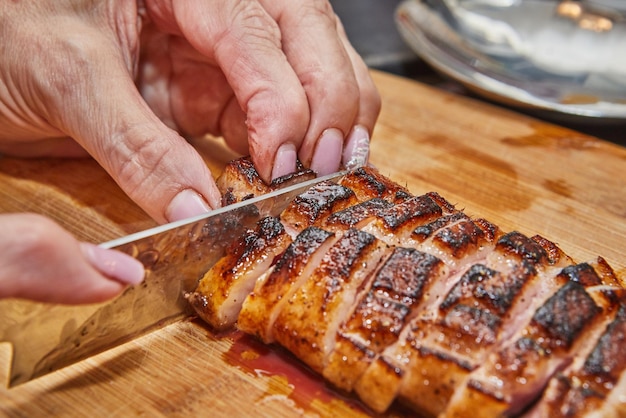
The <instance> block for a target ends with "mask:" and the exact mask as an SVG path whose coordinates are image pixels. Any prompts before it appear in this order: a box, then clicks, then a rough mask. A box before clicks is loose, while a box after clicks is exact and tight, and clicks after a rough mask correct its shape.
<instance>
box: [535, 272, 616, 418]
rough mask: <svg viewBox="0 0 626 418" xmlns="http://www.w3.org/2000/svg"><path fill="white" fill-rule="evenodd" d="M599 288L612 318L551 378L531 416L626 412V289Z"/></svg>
mask: <svg viewBox="0 0 626 418" xmlns="http://www.w3.org/2000/svg"><path fill="white" fill-rule="evenodd" d="M587 266H588V265H587ZM596 289H597V290H596V292H595V293H601V296H603V297H605V298H607V299H609V301H608V302H607V303H606V306H604V312H605V315H607V316H608V317H610V318H613V319H612V321H610V323H609V324H608V325H607V326H606V328H605V329H604V331H603V332H602V335H601V336H600V338H598V339H597V340H590V341H589V348H588V349H584V350H581V352H580V353H578V355H577V356H576V358H575V359H574V361H573V362H572V364H571V365H570V366H569V367H568V368H567V369H565V370H564V371H563V372H561V373H558V374H557V375H556V376H554V377H553V378H552V379H551V381H550V384H549V385H548V387H547V388H546V390H545V392H544V395H543V397H542V398H541V400H540V401H539V402H538V403H537V405H535V406H534V407H533V409H532V410H531V411H530V412H529V413H528V414H527V415H528V416H529V417H537V418H539V417H547V416H567V417H572V418H575V417H584V416H602V417H611V416H613V417H618V416H624V413H626V395H625V393H626V392H624V389H626V386H625V385H626V350H624V349H623V344H624V341H626V292H625V291H624V289H621V288H620V289H617V288H614V287H612V288H607V287H606V286H598V288H596ZM593 291H594V289H591V290H590V292H593ZM585 348H587V347H585ZM620 386H621V387H620ZM620 408H621V411H620Z"/></svg>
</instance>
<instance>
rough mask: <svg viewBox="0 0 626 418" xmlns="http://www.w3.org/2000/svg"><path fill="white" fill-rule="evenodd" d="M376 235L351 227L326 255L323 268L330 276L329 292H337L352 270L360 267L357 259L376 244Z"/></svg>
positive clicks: (328, 276) (327, 275)
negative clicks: (337, 288) (336, 289)
mask: <svg viewBox="0 0 626 418" xmlns="http://www.w3.org/2000/svg"><path fill="white" fill-rule="evenodd" d="M375 242H376V237H375V236H374V235H372V234H369V233H367V232H364V231H361V230H358V229H349V230H348V231H347V232H346V233H345V234H344V235H343V236H342V237H341V238H340V239H339V241H337V242H336V243H335V244H334V245H333V246H332V247H331V248H330V249H329V250H328V252H327V253H326V255H325V256H324V264H323V269H324V272H325V273H326V277H327V278H328V284H329V288H328V293H329V294H332V293H333V292H335V288H336V287H338V286H340V283H342V282H343V281H344V280H345V279H346V278H348V277H349V276H350V273H351V272H352V270H354V269H355V268H357V267H358V263H356V261H357V260H358V259H359V258H360V257H362V254H363V251H364V250H365V249H366V248H368V247H371V246H373V245H374V244H375Z"/></svg>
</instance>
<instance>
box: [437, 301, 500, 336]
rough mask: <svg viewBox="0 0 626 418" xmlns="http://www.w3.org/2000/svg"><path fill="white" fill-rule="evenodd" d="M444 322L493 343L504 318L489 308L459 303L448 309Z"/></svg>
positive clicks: (457, 330)
mask: <svg viewBox="0 0 626 418" xmlns="http://www.w3.org/2000/svg"><path fill="white" fill-rule="evenodd" d="M443 322H444V324H445V325H446V326H447V327H448V328H450V329H453V330H454V331H456V332H458V333H461V334H466V335H471V336H473V337H476V339H477V340H480V341H484V342H486V343H489V344H492V343H494V342H495V341H496V336H497V333H498V330H499V329H500V326H501V325H502V320H501V319H500V317H498V316H497V315H494V314H493V313H491V312H490V311H489V310H487V309H481V308H477V307H474V306H469V305H463V304H459V305H456V306H454V307H453V308H452V309H450V310H449V311H448V313H447V314H446V316H445V318H444V321H443Z"/></svg>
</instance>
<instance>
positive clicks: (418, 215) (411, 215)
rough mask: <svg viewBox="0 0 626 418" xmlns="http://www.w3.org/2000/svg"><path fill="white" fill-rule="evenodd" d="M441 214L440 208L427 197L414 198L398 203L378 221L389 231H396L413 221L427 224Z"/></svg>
mask: <svg viewBox="0 0 626 418" xmlns="http://www.w3.org/2000/svg"><path fill="white" fill-rule="evenodd" d="M441 214H442V211H441V207H440V206H439V205H437V204H436V203H435V202H434V201H433V200H432V199H431V198H430V197H428V196H416V197H414V198H411V199H409V200H406V201H404V202H401V203H398V204H396V205H394V206H393V207H391V208H390V209H389V210H387V211H384V212H383V213H382V214H381V216H380V219H381V220H382V221H383V223H384V224H385V226H386V227H387V228H388V229H390V230H392V231H393V230H396V229H398V228H400V227H401V226H402V225H405V224H406V223H408V222H411V221H415V220H423V221H424V222H428V221H430V220H431V219H433V218H435V217H440V216H441Z"/></svg>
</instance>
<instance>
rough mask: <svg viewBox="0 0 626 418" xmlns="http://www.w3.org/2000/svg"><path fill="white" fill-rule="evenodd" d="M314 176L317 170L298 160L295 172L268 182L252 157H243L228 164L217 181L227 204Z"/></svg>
mask: <svg viewBox="0 0 626 418" xmlns="http://www.w3.org/2000/svg"><path fill="white" fill-rule="evenodd" d="M313 178H315V172H313V171H312V170H310V169H305V168H304V167H303V166H302V164H300V162H298V164H297V170H296V172H295V173H292V174H288V175H285V176H282V177H278V178H276V179H274V180H273V181H272V183H271V184H266V183H265V182H264V181H263V179H261V177H260V176H259V173H258V172H257V171H256V169H255V168H254V164H253V163H252V160H251V159H250V157H241V158H237V159H235V160H232V161H230V162H229V163H228V164H226V167H224V171H222V174H221V175H220V176H219V178H218V179H217V181H216V183H217V187H218V189H219V190H220V192H221V194H222V205H223V206H226V205H229V204H232V203H236V202H240V201H242V200H246V199H250V198H251V197H254V196H260V195H262V194H265V193H269V192H271V191H272V190H276V189H280V188H281V187H285V186H288V185H290V184H293V183H296V182H301V181H305V180H310V179H313Z"/></svg>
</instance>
